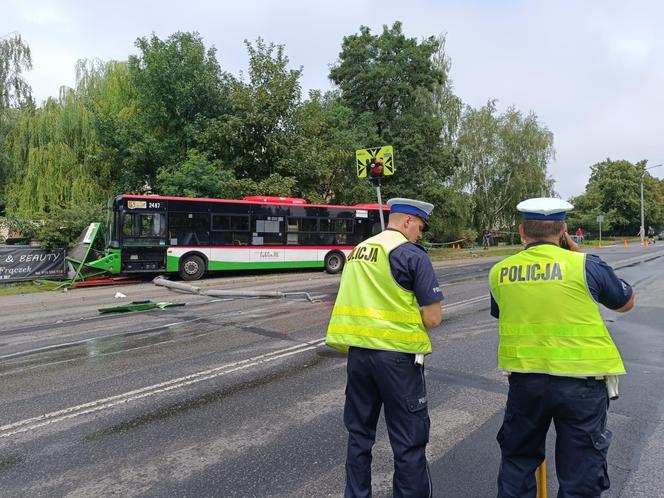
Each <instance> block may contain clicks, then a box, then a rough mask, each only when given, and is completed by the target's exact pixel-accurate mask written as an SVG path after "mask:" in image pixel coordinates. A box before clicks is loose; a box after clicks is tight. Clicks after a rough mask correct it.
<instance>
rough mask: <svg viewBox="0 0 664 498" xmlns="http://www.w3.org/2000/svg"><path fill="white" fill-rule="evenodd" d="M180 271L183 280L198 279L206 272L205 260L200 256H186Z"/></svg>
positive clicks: (181, 263)
mask: <svg viewBox="0 0 664 498" xmlns="http://www.w3.org/2000/svg"><path fill="white" fill-rule="evenodd" d="M178 273H179V274H180V277H181V278H182V280H198V279H199V278H201V277H202V276H203V274H204V273H205V262H204V261H203V258H201V257H200V256H195V255H193V254H192V255H191V256H186V257H184V258H183V259H182V261H181V262H180V271H179V272H178Z"/></svg>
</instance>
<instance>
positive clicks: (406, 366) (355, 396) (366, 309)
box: [325, 198, 443, 498]
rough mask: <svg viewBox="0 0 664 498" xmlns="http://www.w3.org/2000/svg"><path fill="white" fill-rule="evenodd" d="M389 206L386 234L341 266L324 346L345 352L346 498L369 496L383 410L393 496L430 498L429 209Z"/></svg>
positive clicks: (437, 307)
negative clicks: (425, 245)
mask: <svg viewBox="0 0 664 498" xmlns="http://www.w3.org/2000/svg"><path fill="white" fill-rule="evenodd" d="M387 205H388V206H389V207H390V216H389V222H388V225H387V229H386V230H385V231H384V232H382V233H380V234H378V235H375V236H373V237H371V238H370V239H367V240H365V241H364V242H362V243H361V244H359V245H358V246H357V247H356V248H355V249H354V250H353V252H352V253H351V254H350V255H349V256H348V258H347V262H346V267H345V268H344V271H343V274H342V276H341V283H340V286H339V293H338V294H337V300H336V302H335V305H334V309H333V310H332V316H331V317H330V324H329V326H328V329H327V337H326V340H325V341H326V343H327V344H328V345H329V346H331V347H333V348H335V349H339V350H341V351H347V352H348V361H347V384H346V404H345V408H344V423H345V425H346V428H347V430H348V451H347V457H346V491H345V497H346V498H360V497H370V496H371V449H372V447H373V444H374V441H375V437H376V425H377V423H378V416H379V415H380V410H381V406H384V407H385V422H386V424H387V431H388V434H389V438H390V444H391V446H392V451H393V452H394V478H393V488H394V496H395V497H406V496H408V497H430V496H432V491H431V478H430V475H429V468H428V465H427V461H426V456H425V448H426V444H427V442H428V441H429V415H428V410H427V393H426V386H425V382H424V366H423V363H424V361H423V358H424V355H426V354H428V353H430V352H431V342H430V341H429V336H428V334H427V330H426V328H427V327H436V326H438V325H439V324H440V321H441V315H442V310H441V304H440V301H442V299H443V295H442V293H441V291H440V286H439V285H438V282H437V280H436V276H435V274H434V271H433V267H432V265H431V261H430V260H429V258H428V256H427V254H426V252H425V251H424V250H423V249H422V248H421V247H420V246H419V245H416V244H415V243H416V242H417V241H418V240H419V239H420V238H421V237H422V233H423V232H424V231H425V230H426V229H427V222H428V220H429V216H430V215H431V211H432V209H433V205H432V204H429V203H427V202H422V201H417V200H413V199H404V198H397V199H390V200H389V201H388V202H387Z"/></svg>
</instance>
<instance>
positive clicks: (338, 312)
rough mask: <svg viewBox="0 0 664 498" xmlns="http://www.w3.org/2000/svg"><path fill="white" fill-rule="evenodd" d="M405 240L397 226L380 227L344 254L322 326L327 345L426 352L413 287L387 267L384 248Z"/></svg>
mask: <svg viewBox="0 0 664 498" xmlns="http://www.w3.org/2000/svg"><path fill="white" fill-rule="evenodd" d="M406 242H408V239H406V237H405V236H404V235H403V234H401V233H400V232H397V231H395V230H385V231H384V232H381V233H379V234H378V235H375V236H373V237H371V238H370V239H367V240H365V241H364V242H362V243H361V244H359V245H358V246H357V247H355V249H354V250H353V252H352V253H351V254H350V255H349V256H348V259H347V261H346V266H345V268H344V270H343V273H342V275H341V283H340V285H339V293H338V294H337V300H336V302H335V304H334V308H333V310H332V316H331V317H330V323H329V325H328V328H327V335H326V337H325V343H326V344H327V345H328V346H331V347H333V348H335V349H338V350H340V351H344V352H345V351H348V348H349V346H357V347H361V348H367V349H379V350H387V351H402V352H407V353H425V354H426V353H430V352H431V341H430V340H429V335H428V334H427V331H426V328H425V327H424V325H423V323H422V316H421V315H420V308H419V306H418V304H417V300H416V299H415V293H414V292H411V291H407V290H405V289H403V288H401V287H400V286H399V285H397V283H396V282H395V281H394V277H392V271H391V269H390V260H389V255H390V252H392V250H394V249H395V248H397V247H398V246H400V245H401V244H404V243H406Z"/></svg>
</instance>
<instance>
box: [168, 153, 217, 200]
mask: <svg viewBox="0 0 664 498" xmlns="http://www.w3.org/2000/svg"><path fill="white" fill-rule="evenodd" d="M220 166H221V165H220V162H219V161H213V162H211V161H209V160H208V158H207V157H206V156H205V155H204V154H202V153H200V152H198V151H197V150H196V149H190V150H189V153H188V157H187V160H186V161H183V162H181V163H178V164H175V165H173V166H170V167H169V166H165V167H163V168H161V169H160V170H159V171H158V172H157V178H156V187H157V190H158V191H159V192H160V193H162V194H163V195H174V196H182V197H216V196H218V195H219V192H220V190H221V183H222V181H223V179H224V178H223V175H222V172H221V167H220Z"/></svg>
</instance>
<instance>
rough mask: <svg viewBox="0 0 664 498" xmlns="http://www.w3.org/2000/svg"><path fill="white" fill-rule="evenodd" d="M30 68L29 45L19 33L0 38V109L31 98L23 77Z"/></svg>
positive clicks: (30, 91)
mask: <svg viewBox="0 0 664 498" xmlns="http://www.w3.org/2000/svg"><path fill="white" fill-rule="evenodd" d="M31 69H32V55H31V54H30V47H29V46H28V44H27V43H25V42H24V41H23V39H22V38H21V35H18V34H15V35H13V36H10V37H7V38H2V39H0V111H2V110H3V109H6V108H7V107H19V106H21V105H23V104H25V103H27V102H30V101H31V100H32V89H31V88H30V85H29V84H28V82H27V81H26V80H25V78H23V72H24V71H30V70H31Z"/></svg>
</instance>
